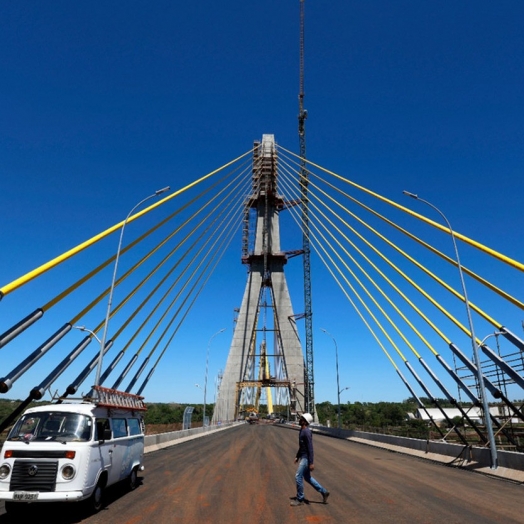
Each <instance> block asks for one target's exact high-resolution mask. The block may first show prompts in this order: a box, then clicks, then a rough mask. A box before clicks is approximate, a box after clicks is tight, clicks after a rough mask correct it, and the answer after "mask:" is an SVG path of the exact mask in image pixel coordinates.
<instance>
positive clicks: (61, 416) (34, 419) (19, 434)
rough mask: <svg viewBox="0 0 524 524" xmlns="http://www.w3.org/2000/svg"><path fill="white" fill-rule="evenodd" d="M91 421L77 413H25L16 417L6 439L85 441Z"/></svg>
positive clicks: (89, 431)
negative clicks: (16, 419) (15, 421)
mask: <svg viewBox="0 0 524 524" xmlns="http://www.w3.org/2000/svg"><path fill="white" fill-rule="evenodd" d="M92 428H93V421H92V419H91V417H88V416H86V415H81V414H79V413H64V412H63V411H42V412H39V413H26V414H24V415H22V417H21V418H20V419H18V421H17V423H16V424H15V425H14V426H13V429H12V430H11V431H10V432H9V436H8V437H7V440H11V441H13V440H22V441H25V442H35V441H38V442H47V441H49V442H51V441H59V442H87V441H88V440H90V439H91V434H92Z"/></svg>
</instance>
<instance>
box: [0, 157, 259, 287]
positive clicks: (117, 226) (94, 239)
mask: <svg viewBox="0 0 524 524" xmlns="http://www.w3.org/2000/svg"><path fill="white" fill-rule="evenodd" d="M252 151H253V150H252V149H250V150H249V151H247V152H246V153H244V154H243V155H240V156H239V157H237V158H235V159H234V160H231V161H230V162H228V163H227V164H224V165H223V166H222V167H220V168H218V169H215V170H214V171H211V172H210V173H208V174H207V175H205V176H203V177H201V178H199V179H198V180H195V181H194V182H191V183H190V184H188V185H187V186H185V187H183V188H182V189H179V190H178V191H175V192H174V193H171V194H170V195H168V196H167V197H165V198H163V199H162V200H159V201H158V202H155V203H154V204H152V205H150V206H149V207H147V208H145V209H143V210H142V211H139V212H138V213H135V214H134V215H132V216H131V217H129V218H128V219H127V223H129V222H133V221H134V220H136V219H138V218H140V217H141V216H143V215H145V214H146V213H149V212H150V211H152V210H153V209H156V208H157V207H159V206H161V205H162V204H164V203H165V202H167V201H168V200H171V199H173V198H176V197H177V196H179V195H181V194H182V193H184V192H185V191H187V190H189V189H191V188H192V187H194V186H196V185H197V184H199V183H201V182H203V181H204V180H206V179H208V178H210V177H211V176H213V175H215V174H216V173H218V172H220V171H221V170H223V169H225V168H226V167H229V166H230V165H232V164H234V163H235V162H238V161H239V160H240V159H241V158H243V157H245V156H246V155H248V154H251V153H252ZM125 222H126V221H125V220H122V221H121V222H119V223H118V224H115V225H114V226H112V227H110V228H108V229H106V230H105V231H103V232H102V233H99V234H98V235H95V236H94V237H92V238H90V239H89V240H86V241H85V242H82V243H81V244H79V245H78V246H76V247H74V248H72V249H70V250H69V251H66V252H65V253H63V254H62V255H60V256H58V257H55V258H53V259H52V260H50V261H49V262H46V263H45V264H42V265H41V266H39V267H37V268H36V269H33V270H32V271H30V272H29V273H26V274H25V275H23V276H21V277H19V278H17V279H16V280H13V281H12V282H10V283H9V284H7V285H5V286H4V287H2V288H0V296H5V295H7V294H9V293H11V292H12V291H14V290H16V289H18V288H20V287H22V286H23V285H25V284H27V283H28V282H30V281H31V280H33V279H34V278H36V277H38V276H40V275H41V274H43V273H45V272H46V271H49V270H50V269H52V268H54V267H55V266H57V265H59V264H61V263H62V262H64V261H65V260H67V259H69V258H71V257H73V256H75V255H77V254H78V253H80V252H81V251H83V250H84V249H86V248H88V247H90V246H92V245H93V244H96V243H97V242H98V241H99V240H102V239H103V238H105V237H107V236H109V235H110V234H111V233H114V232H115V231H117V230H119V229H120V228H121V227H122V226H123V225H124V223H125Z"/></svg>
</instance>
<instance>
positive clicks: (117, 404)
mask: <svg viewBox="0 0 524 524" xmlns="http://www.w3.org/2000/svg"><path fill="white" fill-rule="evenodd" d="M93 390H94V392H95V398H93V399H92V401H93V402H94V403H95V404H96V405H97V406H101V407H105V408H123V409H133V410H136V411H147V407H146V404H145V402H144V397H141V396H139V395H134V394H133V393H127V392H126V391H119V390H117V389H109V388H104V387H102V386H93Z"/></svg>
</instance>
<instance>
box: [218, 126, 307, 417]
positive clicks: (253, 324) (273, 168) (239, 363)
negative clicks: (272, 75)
mask: <svg viewBox="0 0 524 524" xmlns="http://www.w3.org/2000/svg"><path fill="white" fill-rule="evenodd" d="M277 165H278V163H277V152H276V148H275V139H274V136H273V135H263V137H262V142H261V143H260V142H255V146H254V149H253V186H252V194H251V195H250V196H249V197H248V198H247V199H246V203H245V206H246V208H245V222H244V238H243V248H242V251H243V256H242V262H243V263H244V264H247V266H248V268H249V271H248V276H247V283H246V288H245V291H244V297H243V299H242V305H241V307H240V310H239V313H238V317H237V321H236V326H235V330H234V333H233V340H232V342H231V348H230V350H229V356H228V359H227V363H226V367H225V370H224V374H223V376H222V380H221V383H220V389H219V391H218V396H217V401H216V405H215V410H214V413H213V423H218V422H220V421H227V420H234V419H235V418H238V417H240V416H243V415H244V414H243V412H242V409H243V408H244V407H246V406H255V407H257V406H256V404H257V402H258V400H259V398H260V393H261V390H264V391H265V392H266V395H268V396H269V395H271V400H272V404H274V405H276V406H278V405H286V406H289V411H290V413H291V414H294V413H302V412H303V411H304V409H305V408H304V406H305V399H304V391H305V387H304V386H305V384H304V380H305V374H304V356H303V352H302V345H301V343H300V339H299V335H298V330H297V327H296V323H295V317H294V314H293V308H292V305H291V298H290V295H289V290H288V287H287V282H286V277H285V275H284V266H285V264H286V263H287V256H286V254H285V253H283V252H282V251H281V249H280V230H279V213H280V211H281V210H282V209H283V207H284V200H283V198H282V196H280V195H279V194H278V192H277V171H278V170H277ZM250 223H254V226H253V227H251V230H250V227H249V224H250ZM253 230H254V231H253ZM253 234H254V235H253ZM268 404H271V402H268Z"/></svg>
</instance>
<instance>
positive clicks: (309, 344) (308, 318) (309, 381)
mask: <svg viewBox="0 0 524 524" xmlns="http://www.w3.org/2000/svg"><path fill="white" fill-rule="evenodd" d="M304 2H305V0H300V81H299V94H298V139H299V145H300V187H301V198H302V247H303V251H304V253H303V256H304V258H303V266H304V307H305V311H304V318H305V327H306V368H305V372H304V374H305V377H304V382H305V388H304V389H305V396H306V409H307V411H308V412H309V413H311V415H313V418H315V395H314V376H313V312H312V307H311V263H310V247H309V199H308V184H309V174H308V170H307V167H306V125H305V122H306V118H307V111H306V110H305V109H304Z"/></svg>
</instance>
